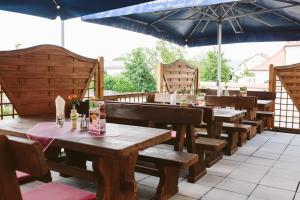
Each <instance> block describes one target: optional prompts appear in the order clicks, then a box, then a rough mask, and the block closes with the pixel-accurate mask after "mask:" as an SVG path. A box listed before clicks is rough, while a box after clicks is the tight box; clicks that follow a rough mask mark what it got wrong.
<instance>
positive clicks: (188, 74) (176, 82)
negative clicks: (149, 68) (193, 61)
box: [158, 60, 198, 94]
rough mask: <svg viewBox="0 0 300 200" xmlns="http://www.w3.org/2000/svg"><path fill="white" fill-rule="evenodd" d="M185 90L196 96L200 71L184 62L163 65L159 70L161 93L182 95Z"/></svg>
mask: <svg viewBox="0 0 300 200" xmlns="http://www.w3.org/2000/svg"><path fill="white" fill-rule="evenodd" d="M184 89H185V90H186V91H187V92H189V93H191V94H196V91H197V89H198V69H197V68H195V67H192V66H191V65H190V64H188V63H186V62H184V61H182V60H176V61H175V62H173V63H170V64H161V65H160V66H159V69H158V90H159V92H168V93H173V92H175V91H177V92H178V93H180V92H181V91H182V90H184Z"/></svg>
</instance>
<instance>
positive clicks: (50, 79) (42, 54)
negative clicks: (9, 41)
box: [0, 45, 104, 116]
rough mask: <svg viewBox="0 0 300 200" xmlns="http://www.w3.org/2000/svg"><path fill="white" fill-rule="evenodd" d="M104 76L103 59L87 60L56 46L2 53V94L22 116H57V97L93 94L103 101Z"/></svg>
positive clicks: (0, 69)
mask: <svg viewBox="0 0 300 200" xmlns="http://www.w3.org/2000/svg"><path fill="white" fill-rule="evenodd" d="M103 74H104V73H103V58H99V59H98V60H97V59H91V58H86V57H83V56H80V55H77V54H75V53H72V52H70V51H68V50H66V49H64V48H61V47H58V46H54V45H40V46H36V47H31V48H27V49H21V50H14V51H2V52H0V85H1V91H2V90H3V91H4V92H5V94H6V95H7V97H8V99H9V100H10V101H11V103H12V104H13V105H14V107H15V110H16V111H17V113H18V114H19V115H20V116H34V115H48V114H54V113H55V105H54V99H55V98H56V96H57V95H60V96H62V97H63V98H65V99H66V98H67V96H68V95H69V94H77V95H78V96H79V97H80V99H84V98H85V97H86V93H87V94H88V95H89V94H90V93H93V95H95V96H97V97H99V98H103V85H104V84H103ZM91 82H92V83H94V84H95V87H94V89H93V88H92V87H90V83H91ZM93 90H94V91H93ZM3 94H4V93H3V92H2V93H1V100H2V101H1V108H2V107H3V106H4V105H5V102H4V101H3V96H4V95H3ZM1 112H3V109H1Z"/></svg>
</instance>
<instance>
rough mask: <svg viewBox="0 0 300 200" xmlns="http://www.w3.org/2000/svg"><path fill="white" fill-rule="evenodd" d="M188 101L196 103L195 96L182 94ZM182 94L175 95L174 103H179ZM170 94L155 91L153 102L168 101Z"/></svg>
mask: <svg viewBox="0 0 300 200" xmlns="http://www.w3.org/2000/svg"><path fill="white" fill-rule="evenodd" d="M184 96H185V98H186V100H187V102H188V103H196V100H197V96H196V95H194V94H185V95H184ZM182 97H183V94H177V95H176V103H180V101H181V99H182ZM170 99H171V95H170V94H165V93H155V95H154V102H156V103H170Z"/></svg>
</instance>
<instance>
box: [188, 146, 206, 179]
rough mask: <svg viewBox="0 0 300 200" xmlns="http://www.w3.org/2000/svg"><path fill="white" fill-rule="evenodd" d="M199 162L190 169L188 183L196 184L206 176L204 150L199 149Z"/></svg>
mask: <svg viewBox="0 0 300 200" xmlns="http://www.w3.org/2000/svg"><path fill="white" fill-rule="evenodd" d="M197 153H198V161H197V162H196V163H195V164H193V165H191V166H190V167H189V176H188V182H190V183H195V182H197V181H198V180H199V179H200V178H201V177H203V176H204V175H205V174H206V164H205V161H204V150H203V149H199V148H198V149H197Z"/></svg>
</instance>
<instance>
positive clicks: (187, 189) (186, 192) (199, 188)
mask: <svg viewBox="0 0 300 200" xmlns="http://www.w3.org/2000/svg"><path fill="white" fill-rule="evenodd" d="M178 186H179V192H178V194H181V195H183V196H188V197H192V198H196V199H199V198H201V197H202V196H204V195H205V194H206V193H207V192H208V191H209V190H210V189H211V187H208V186H205V185H200V184H193V183H188V182H187V181H186V180H184V181H181V182H180V183H179V184H178Z"/></svg>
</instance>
